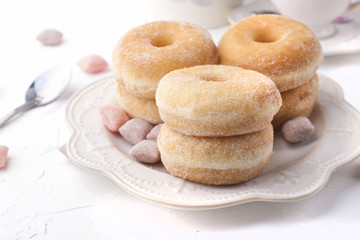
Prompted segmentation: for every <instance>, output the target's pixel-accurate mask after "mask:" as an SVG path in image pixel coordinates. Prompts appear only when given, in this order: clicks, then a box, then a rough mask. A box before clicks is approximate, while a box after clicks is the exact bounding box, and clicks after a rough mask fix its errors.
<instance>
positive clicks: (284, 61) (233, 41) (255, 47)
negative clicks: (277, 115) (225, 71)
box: [219, 14, 323, 92]
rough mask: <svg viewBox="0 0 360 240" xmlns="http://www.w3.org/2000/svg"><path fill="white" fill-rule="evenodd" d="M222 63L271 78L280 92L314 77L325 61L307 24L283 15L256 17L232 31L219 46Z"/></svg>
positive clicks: (236, 26)
mask: <svg viewBox="0 0 360 240" xmlns="http://www.w3.org/2000/svg"><path fill="white" fill-rule="evenodd" d="M219 54H220V62H221V64H225V65H232V66H239V67H243V68H245V69H251V70H255V71H258V72H261V73H263V74H265V75H266V76H268V77H270V78H271V79H272V80H273V81H274V82H275V84H276V86H277V88H278V89H279V91H280V92H284V91H287V90H290V89H294V88H296V87H298V86H300V85H302V84H304V83H305V82H307V81H308V80H309V79H310V78H312V76H314V74H315V72H316V70H317V69H318V67H319V65H320V63H321V62H322V60H323V55H322V50H321V46H320V43H319V41H318V40H317V38H316V37H315V35H314V33H313V32H312V31H311V30H310V29H309V28H308V27H307V26H305V25H304V24H302V23H299V22H297V21H294V20H291V19H289V18H286V17H283V16H280V15H274V14H269V15H257V16H252V17H249V18H246V19H244V20H242V21H240V22H238V23H236V24H235V25H234V26H232V27H231V28H229V29H228V30H227V32H226V33H225V34H224V36H223V37H222V39H221V41H220V43H219Z"/></svg>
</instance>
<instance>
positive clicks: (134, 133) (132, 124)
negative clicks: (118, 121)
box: [119, 118, 153, 145]
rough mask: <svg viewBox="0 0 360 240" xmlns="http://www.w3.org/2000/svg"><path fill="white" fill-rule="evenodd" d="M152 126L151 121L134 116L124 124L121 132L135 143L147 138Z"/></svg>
mask: <svg viewBox="0 0 360 240" xmlns="http://www.w3.org/2000/svg"><path fill="white" fill-rule="evenodd" d="M152 128H153V126H152V125H151V124H150V123H148V122H146V121H144V120H142V119H139V118H133V119H130V120H129V121H127V122H126V123H125V124H124V125H122V126H121V127H120V129H119V132H120V134H121V136H122V137H123V138H124V139H125V140H126V141H128V142H129V143H131V144H133V145H134V144H136V143H138V142H140V141H142V140H145V138H146V135H147V134H148V133H149V132H150V130H151V129H152Z"/></svg>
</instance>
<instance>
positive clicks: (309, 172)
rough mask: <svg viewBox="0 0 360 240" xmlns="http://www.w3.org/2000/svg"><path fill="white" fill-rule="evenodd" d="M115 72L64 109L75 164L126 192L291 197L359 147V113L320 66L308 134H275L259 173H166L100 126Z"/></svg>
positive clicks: (190, 198) (192, 199) (203, 202)
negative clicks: (228, 176) (231, 181)
mask: <svg viewBox="0 0 360 240" xmlns="http://www.w3.org/2000/svg"><path fill="white" fill-rule="evenodd" d="M114 89H116V82H115V80H114V79H112V77H109V78H105V79H102V80H99V81H95V82H94V83H92V84H90V85H88V86H87V87H85V88H84V89H82V90H80V91H79V92H78V93H76V94H75V95H74V96H73V97H72V98H71V100H70V101H69V104H68V106H67V109H66V120H67V123H68V124H69V126H70V128H71V129H72V136H71V138H70V140H69V142H68V144H67V152H68V156H69V159H70V160H71V161H72V162H74V163H75V164H76V165H78V166H81V167H84V168H86V169H91V170H96V171H97V172H99V173H102V174H104V175H106V176H108V177H110V178H111V179H112V180H113V181H114V182H116V183H117V184H119V186H120V187H122V188H123V189H125V190H126V191H128V192H129V193H131V194H133V195H135V196H137V197H139V198H142V199H145V200H149V201H151V202H154V203H157V204H160V205H164V206H171V207H175V208H183V209H214V208H223V207H227V206H232V205H236V204H241V203H245V202H251V201H278V202H284V201H293V200H299V199H302V198H304V197H307V196H309V195H312V194H314V193H316V192H317V191H319V190H320V189H321V188H322V187H323V186H324V185H325V184H326V182H327V180H328V179H329V177H330V175H331V173H332V172H333V171H334V170H335V169H337V168H338V167H340V166H342V165H344V164H346V163H348V162H350V161H351V160H352V159H354V158H355V157H356V156H357V155H358V154H359V153H360V113H359V112H358V111H357V110H356V109H354V108H353V107H352V106H351V105H350V104H349V103H347V102H346V101H345V100H344V95H343V91H342V89H341V87H340V86H339V85H338V84H337V83H336V82H335V81H333V80H331V79H329V78H328V77H326V76H323V75H321V74H319V94H318V98H317V104H316V107H315V110H314V111H313V113H312V115H311V121H312V123H313V124H314V125H315V127H316V131H315V133H314V134H313V136H312V138H311V139H310V140H309V141H307V142H304V143H299V144H289V143H287V142H286V141H285V140H284V139H283V138H282V137H281V135H280V134H275V139H274V154H273V157H272V159H271V162H270V165H269V166H268V167H267V169H266V170H265V171H264V172H263V173H262V174H261V175H260V176H259V177H257V178H255V179H253V180H252V181H249V182H246V183H244V184H237V185H233V186H208V185H203V184H198V183H194V182H189V181H186V180H183V179H180V178H177V177H174V176H172V175H170V174H169V173H168V172H167V171H166V169H165V168H164V166H163V165H162V164H161V163H158V164H155V165H148V164H142V163H140V162H138V161H136V160H135V159H133V158H132V157H130V156H129V155H128V151H129V149H130V147H131V146H130V144H129V143H127V142H126V141H125V140H124V139H123V138H122V137H121V136H120V135H119V134H112V133H110V132H109V131H107V130H106V129H105V127H103V123H102V121H101V117H100V115H99V113H98V106H101V105H104V104H108V103H109V102H112V101H113V98H114V94H115V90H114Z"/></svg>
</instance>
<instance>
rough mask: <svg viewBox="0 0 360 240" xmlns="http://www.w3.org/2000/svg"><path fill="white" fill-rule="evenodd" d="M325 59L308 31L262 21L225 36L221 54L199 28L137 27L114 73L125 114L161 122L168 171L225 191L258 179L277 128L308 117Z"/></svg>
mask: <svg viewBox="0 0 360 240" xmlns="http://www.w3.org/2000/svg"><path fill="white" fill-rule="evenodd" d="M322 59H323V55H322V50H321V46H320V44H319V41H318V40H317V39H316V37H315V35H314V34H313V32H312V31H311V30H310V29H309V28H308V27H306V26H305V25H303V24H301V23H299V22H296V21H294V20H291V19H288V18H285V17H282V16H278V15H258V16H254V17H249V18H246V19H244V20H242V21H240V22H238V23H237V24H235V25H234V26H233V27H231V28H229V30H228V31H227V32H226V33H225V35H224V36H223V37H222V39H221V41H220V44H219V51H218V48H217V47H216V46H215V44H214V42H213V40H212V38H211V36H210V34H209V33H208V32H207V31H206V30H205V29H203V28H202V27H199V26H197V25H193V24H189V23H180V22H167V21H160V22H152V23H148V24H145V25H142V26H139V27H136V28H134V29H132V30H131V31H129V32H128V33H126V34H125V35H124V36H123V37H122V38H121V39H120V41H119V42H118V43H117V45H116V46H115V49H114V51H113V54H112V65H113V74H114V78H115V80H116V81H117V83H118V84H117V98H118V104H119V105H120V107H121V108H123V109H124V110H125V111H126V112H127V113H128V114H129V116H130V117H133V118H140V119H143V120H146V121H147V122H149V123H151V124H158V123H161V122H165V123H164V124H163V126H162V127H161V130H160V133H159V136H158V138H157V145H158V147H159V150H160V154H161V161H162V163H163V164H164V166H165V167H166V169H167V170H168V171H169V172H170V173H171V174H172V175H174V176H177V177H181V178H184V179H188V180H191V181H194V182H199V183H204V184H211V185H227V184H237V183H241V182H244V181H248V180H250V179H252V178H255V177H257V176H258V175H259V174H261V172H263V170H264V169H265V168H266V166H267V165H268V164H269V161H270V158H271V155H272V150H273V140H274V137H273V129H279V128H280V127H281V125H282V124H283V123H284V122H286V121H287V120H290V119H293V118H295V117H298V116H309V115H310V113H311V112H312V109H313V107H314V105H315V102H316V96H317V92H318V78H317V75H316V71H317V69H318V67H319V65H320V63H321V62H322ZM219 62H220V65H218V64H219Z"/></svg>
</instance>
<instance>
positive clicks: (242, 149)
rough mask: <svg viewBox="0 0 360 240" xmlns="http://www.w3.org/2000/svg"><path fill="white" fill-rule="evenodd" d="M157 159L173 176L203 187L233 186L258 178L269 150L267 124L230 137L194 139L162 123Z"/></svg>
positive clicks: (264, 166) (269, 139)
mask: <svg viewBox="0 0 360 240" xmlns="http://www.w3.org/2000/svg"><path fill="white" fill-rule="evenodd" d="M158 146H159V149H160V153H161V160H162V162H163V164H164V166H165V167H166V169H167V170H168V171H169V172H170V173H171V174H173V175H175V176H178V177H181V178H185V179H188V180H191V181H195V182H201V183H206V184H216V185H224V184H235V183H240V182H244V181H247V180H249V179H252V178H254V177H256V176H258V175H259V174H260V173H261V172H262V171H263V170H264V169H265V168H266V166H267V165H268V163H269V161H270V158H271V155H272V147H273V130H272V126H271V124H269V123H268V125H267V127H266V128H265V129H264V130H262V131H259V132H256V133H252V134H245V135H240V136H233V137H195V136H187V135H183V134H181V133H178V132H176V131H174V130H172V129H171V127H170V126H168V125H167V124H166V123H165V124H164V126H163V127H162V128H161V130H160V134H159V138H158Z"/></svg>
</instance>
